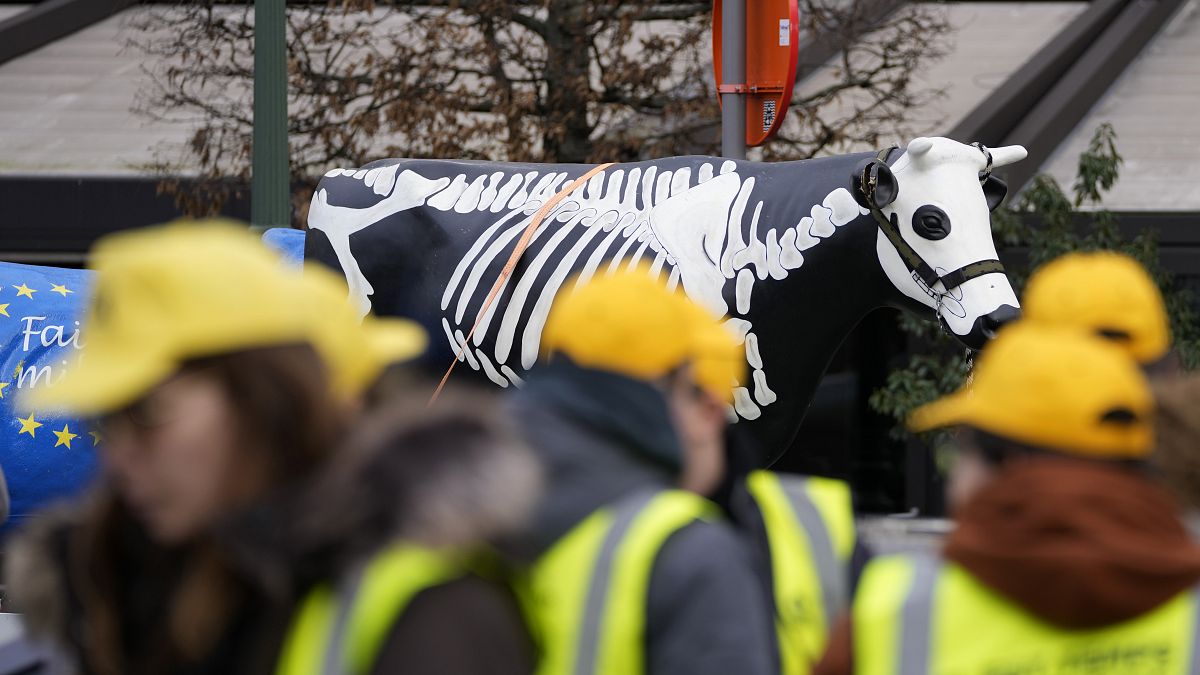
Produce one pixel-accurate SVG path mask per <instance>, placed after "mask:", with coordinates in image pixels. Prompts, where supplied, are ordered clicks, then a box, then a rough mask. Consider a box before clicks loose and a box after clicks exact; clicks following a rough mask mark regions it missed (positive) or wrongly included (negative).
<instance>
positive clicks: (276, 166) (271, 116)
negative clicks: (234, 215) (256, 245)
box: [250, 0, 292, 227]
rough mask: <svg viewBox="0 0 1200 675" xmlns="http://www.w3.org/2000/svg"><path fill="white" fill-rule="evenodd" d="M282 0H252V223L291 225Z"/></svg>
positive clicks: (285, 45) (284, 21)
mask: <svg viewBox="0 0 1200 675" xmlns="http://www.w3.org/2000/svg"><path fill="white" fill-rule="evenodd" d="M284 11H285V10H284V0H254V138H253V152H254V165H253V167H252V168H251V174H250V176H251V179H250V220H251V222H252V223H253V224H254V225H255V226H256V227H288V226H289V225H291V219H292V209H291V203H290V202H291V200H290V197H289V195H288V192H289V171H288V139H287V53H286V50H287V35H286V28H285V26H286V17H285V14H284Z"/></svg>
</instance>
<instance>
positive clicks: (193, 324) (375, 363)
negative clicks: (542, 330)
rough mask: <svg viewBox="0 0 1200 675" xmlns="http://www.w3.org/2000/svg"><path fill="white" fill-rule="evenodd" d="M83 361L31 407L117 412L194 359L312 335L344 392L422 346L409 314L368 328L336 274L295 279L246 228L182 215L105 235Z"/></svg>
mask: <svg viewBox="0 0 1200 675" xmlns="http://www.w3.org/2000/svg"><path fill="white" fill-rule="evenodd" d="M91 267H92V268H93V269H94V270H95V271H96V277H95V278H96V282H95V287H94V290H93V297H92V301H91V305H90V307H89V309H88V312H87V315H86V317H85V319H84V322H83V325H84V331H85V332H84V341H85V346H84V349H83V351H82V353H81V355H80V359H79V360H78V361H77V362H76V363H74V364H73V365H72V366H71V367H70V368H69V369H68V370H66V372H65V375H64V376H63V378H62V379H61V380H59V381H58V382H56V383H55V384H54V385H52V386H46V387H38V388H36V389H32V390H30V391H29V392H28V394H27V395H26V396H25V397H24V402H23V405H24V406H26V407H28V408H50V409H55V410H61V411H64V412H71V413H74V414H78V415H98V414H102V413H105V412H109V411H112V410H116V409H119V408H121V407H123V406H125V405H128V404H129V403H131V402H133V401H134V400H136V399H137V398H139V397H140V396H142V395H144V394H145V393H146V392H147V391H149V390H150V389H151V388H152V387H154V386H155V385H156V384H158V383H159V382H161V381H162V380H164V379H165V378H167V377H169V376H170V375H171V374H172V373H174V372H175V371H176V370H178V368H179V367H180V366H181V365H182V364H183V363H184V362H186V361H188V360H190V359H194V358H197V357H202V356H209V355H215V354H221V353H225V352H232V351H238V350H242V349H249V348H254V347H265V346H271V345H281V344H292V343H305V342H307V343H310V344H312V345H313V346H314V348H315V349H316V350H317V352H318V353H319V354H320V356H321V357H322V358H323V360H325V362H326V364H327V365H328V367H329V368H330V371H331V373H332V379H333V382H334V385H335V389H336V391H337V392H338V393H342V394H351V393H357V392H358V391H361V389H362V388H364V387H365V386H366V385H367V384H369V382H370V381H371V380H372V379H373V375H378V373H379V372H380V371H382V369H383V367H384V366H385V365H387V363H388V362H391V361H396V360H403V359H404V358H408V357H410V356H412V355H415V354H416V353H419V352H420V351H421V349H423V348H424V340H425V338H424V334H423V332H422V331H421V330H420V329H419V328H417V327H416V326H415V325H412V324H409V323H407V322H392V321H388V322H383V321H379V320H374V319H372V320H371V321H370V322H369V323H368V327H366V328H360V326H359V324H358V318H357V316H356V315H355V314H354V312H353V310H352V309H350V307H349V303H348V301H347V300H346V293H345V289H344V287H342V286H340V284H339V283H338V282H337V281H335V280H334V279H333V278H331V276H332V275H331V273H328V272H323V271H316V270H307V271H306V272H305V273H304V274H302V275H298V274H296V273H295V272H293V271H290V270H288V269H286V268H285V267H284V266H283V265H282V263H281V262H280V260H279V258H278V256H277V255H276V254H275V253H274V252H273V251H271V250H270V249H269V248H267V247H266V246H265V245H263V244H262V242H261V241H260V240H259V239H258V237H256V236H254V235H253V234H251V233H250V232H249V231H248V230H247V229H246V228H245V226H239V225H238V224H236V223H233V222H232V221H220V220H209V221H190V222H185V221H180V222H176V223H172V224H168V225H165V226H161V227H155V228H147V229H144V230H137V231H132V232H126V233H121V234H117V235H113V236H110V237H107V238H105V239H103V240H102V241H101V242H100V243H99V244H97V246H96V248H95V249H94V250H93V252H92V260H91Z"/></svg>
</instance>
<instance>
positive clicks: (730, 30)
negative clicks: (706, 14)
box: [721, 0, 746, 159]
mask: <svg viewBox="0 0 1200 675" xmlns="http://www.w3.org/2000/svg"><path fill="white" fill-rule="evenodd" d="M721 79H723V80H724V81H725V84H727V85H739V86H743V85H745V84H746V0H722V1H721ZM721 154H722V155H723V156H725V157H729V158H731V159H746V99H745V94H741V93H724V94H721Z"/></svg>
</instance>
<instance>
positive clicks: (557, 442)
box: [511, 267, 775, 675]
mask: <svg viewBox="0 0 1200 675" xmlns="http://www.w3.org/2000/svg"><path fill="white" fill-rule="evenodd" d="M572 287H573V290H570V291H564V292H563V293H562V294H560V296H559V297H558V298H557V299H556V300H555V303H554V305H553V306H552V308H551V311H550V314H549V317H548V319H547V322H546V327H545V330H544V332H543V334H542V350H543V353H542V361H541V362H540V363H539V364H538V365H536V366H535V367H534V368H533V369H532V370H531V371H530V374H529V378H528V380H527V382H526V384H525V386H524V387H523V388H522V389H521V390H519V391H518V392H516V393H515V394H514V395H513V400H512V405H511V409H512V415H513V418H514V419H515V420H517V422H518V423H519V424H520V425H521V428H522V429H523V431H524V434H525V436H526V438H527V440H528V441H529V443H530V444H531V445H532V447H533V448H534V451H535V452H536V453H537V455H538V456H539V458H540V459H541V460H542V463H543V466H544V472H545V486H546V487H545V492H544V494H543V496H542V498H541V499H540V500H539V502H538V503H537V505H536V506H535V509H534V515H533V518H532V520H531V523H530V525H529V527H528V531H526V532H525V533H524V534H523V535H522V536H521V537H519V539H518V541H516V542H514V543H513V545H512V546H511V548H512V549H513V550H514V551H515V554H516V556H517V557H518V559H519V560H520V561H522V562H524V563H526V564H527V566H528V572H527V577H528V581H527V583H525V584H522V585H521V589H522V590H521V592H520V593H519V595H521V596H522V598H523V600H524V602H525V604H526V605H527V614H528V616H530V618H531V622H532V624H533V629H532V632H533V634H534V635H535V636H537V637H538V638H539V644H538V646H539V649H540V653H541V659H540V663H539V666H538V671H537V672H539V673H544V674H546V675H552V674H558V673H568V672H588V673H595V674H597V675H624V674H626V673H653V674H655V675H683V674H685V673H686V674H688V675H706V674H708V673H713V674H716V673H742V674H748V675H757V674H759V673H767V672H775V671H774V670H773V668H772V664H771V657H770V648H771V643H770V631H771V628H770V623H769V617H770V614H769V610H768V609H767V608H766V606H765V603H764V601H763V598H762V594H761V592H760V590H759V587H758V582H757V580H756V579H755V577H754V570H753V567H752V564H751V560H750V554H749V551H748V547H747V546H746V545H745V544H744V543H743V541H742V540H741V538H740V537H739V535H738V533H737V532H736V531H735V530H734V529H733V528H732V527H731V526H730V525H729V524H728V523H726V522H724V521H723V519H722V517H721V516H720V514H719V509H718V507H717V506H716V505H715V504H713V503H712V502H710V501H708V500H707V499H705V498H704V497H702V496H700V495H703V494H708V493H710V492H711V491H712V490H713V489H714V488H715V487H716V486H717V484H718V483H719V482H720V481H721V480H722V477H723V474H724V471H725V467H724V456H723V453H724V449H723V447H722V445H721V443H720V437H721V433H722V430H723V429H724V427H725V425H726V423H727V419H726V404H727V403H728V402H729V401H731V400H732V390H733V386H734V383H735V381H736V380H737V379H738V378H739V377H741V376H742V370H741V369H742V367H743V366H742V365H741V359H742V358H743V357H742V355H741V354H740V353H739V352H740V350H739V349H738V347H737V344H736V342H735V340H734V339H733V337H732V336H731V335H730V334H729V333H727V332H725V331H724V329H723V328H722V327H721V326H720V325H719V324H718V322H717V320H716V319H715V318H713V317H710V316H709V315H708V314H707V313H705V312H704V311H703V310H702V309H700V308H699V307H697V306H696V305H694V304H692V303H691V302H690V301H688V300H687V298H686V296H684V295H683V294H682V293H681V292H680V293H676V292H671V291H668V290H667V289H666V287H665V285H664V284H663V281H661V280H658V279H656V278H654V277H653V276H651V274H650V273H649V270H648V268H646V267H641V268H635V269H633V270H623V271H620V272H617V273H615V274H612V275H609V276H605V277H597V278H595V279H593V280H591V281H590V282H588V283H584V284H568V286H567V288H572Z"/></svg>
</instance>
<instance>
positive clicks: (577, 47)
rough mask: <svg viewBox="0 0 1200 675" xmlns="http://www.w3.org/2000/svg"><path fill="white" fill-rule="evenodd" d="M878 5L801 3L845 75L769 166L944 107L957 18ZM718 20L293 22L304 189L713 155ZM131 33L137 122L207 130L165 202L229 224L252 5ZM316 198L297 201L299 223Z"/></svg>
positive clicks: (569, 17)
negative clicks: (221, 214)
mask: <svg viewBox="0 0 1200 675" xmlns="http://www.w3.org/2000/svg"><path fill="white" fill-rule="evenodd" d="M872 2H874V4H877V2H878V0H804V4H805V9H804V12H803V16H804V17H805V21H804V28H805V32H806V34H808V35H814V36H821V39H824V40H827V41H828V40H833V41H834V42H835V43H836V44H837V46H838V55H837V57H836V58H837V63H838V65H837V67H836V68H835V69H834V70H833V73H834V76H833V77H832V78H831V79H830V81H829V82H828V83H827V84H826V85H825V86H822V87H821V88H819V89H818V90H816V91H811V92H807V93H804V94H803V95H797V96H796V97H795V99H794V100H793V103H792V109H793V113H792V114H793V115H794V120H793V121H792V123H791V124H789V125H788V126H787V127H786V128H785V129H784V133H782V134H780V136H779V138H778V139H777V140H776V141H774V142H773V143H772V145H770V146H769V147H768V148H767V150H766V153H765V155H766V156H767V157H769V158H793V159H794V158H804V157H810V156H813V155H815V154H818V153H821V152H828V151H831V150H835V149H839V148H842V147H845V146H846V145H849V144H853V143H855V142H866V143H873V142H874V141H875V140H876V138H877V137H878V136H879V135H881V134H889V135H890V134H894V133H895V132H896V128H897V125H898V124H899V123H901V122H902V120H903V117H904V113H905V112H906V111H907V110H909V109H911V108H912V107H913V106H915V105H919V104H920V103H922V102H924V100H926V99H927V98H928V97H929V96H930V95H932V93H933V92H928V91H918V90H917V88H916V87H915V85H914V84H913V81H912V76H913V74H914V72H916V71H917V70H918V69H919V68H920V67H921V65H922V64H923V63H925V62H926V61H927V60H929V59H930V58H935V57H937V56H940V55H941V53H942V46H941V45H942V40H943V38H944V36H945V34H946V33H947V30H948V26H947V24H946V22H945V20H944V18H942V17H941V15H940V14H939V13H938V10H936V9H930V8H929V6H927V5H919V4H918V5H908V6H906V7H904V8H903V9H900V10H898V11H896V12H894V13H891V14H888V15H885V16H884V17H882V18H879V17H874V18H872V16H871V14H872V13H871V12H868V11H866V8H868V6H869V5H868V3H872ZM872 6H873V5H872ZM710 13H711V4H710V3H709V2H682V1H681V2H622V1H621V0H515V1H514V0H396V1H395V2H391V3H388V4H384V3H376V2H373V1H372V0H340V1H337V2H333V1H330V2H310V3H307V4H297V3H291V4H290V5H289V10H288V13H287V22H288V26H287V36H288V75H289V83H288V92H289V94H288V95H289V106H288V107H289V121H288V133H289V140H290V146H291V172H292V178H293V182H295V183H298V184H308V185H312V184H313V183H314V182H315V179H316V178H318V177H319V176H320V175H321V174H322V173H323V172H324V171H326V170H328V169H329V168H332V167H334V166H353V165H359V164H363V163H366V162H368V161H371V160H374V159H380V158H383V157H389V156H408V157H458V158H477V159H492V160H506V161H560V162H588V161H601V160H603V161H614V160H615V161H622V160H632V159H638V158H646V157H653V156H663V155H670V154H680V153H684V152H702V153H711V152H715V151H716V146H717V142H718V141H717V139H718V134H717V133H716V130H717V129H718V127H719V124H720V115H719V111H718V108H717V103H716V97H715V95H714V94H713V92H712V90H713V87H712V75H711V73H712V69H711V58H710V54H711V52H710V43H709V35H710V29H711V26H710ZM133 25H134V27H135V29H136V33H135V37H134V38H133V39H132V43H133V45H134V46H135V47H136V48H138V49H141V50H144V51H145V52H146V53H148V54H149V55H151V56H153V57H155V58H154V59H152V60H151V63H154V64H156V65H154V66H153V67H151V68H150V69H149V75H150V78H149V82H150V84H149V86H147V87H146V88H145V89H144V90H143V91H142V92H141V96H140V99H139V105H138V108H137V109H138V111H139V112H140V113H142V114H144V115H147V116H150V117H152V118H156V119H173V120H182V121H186V122H189V123H192V124H194V125H195V128H196V131H195V133H194V135H193V136H192V138H191V141H190V143H188V144H187V146H186V147H184V148H177V149H170V148H167V149H164V151H163V152H162V153H160V158H161V160H160V161H159V162H158V163H157V164H156V166H155V167H154V168H156V169H157V170H159V171H161V172H163V173H164V174H167V175H175V174H177V173H178V171H179V167H180V166H192V167H195V166H199V170H200V180H199V181H198V182H194V183H193V182H189V184H188V188H187V189H186V190H185V189H183V188H182V187H181V184H180V183H179V182H178V181H168V182H166V183H164V186H165V188H166V189H167V190H168V191H171V192H174V193H175V194H176V196H177V198H178V199H179V200H180V201H181V204H182V205H183V206H184V207H185V208H186V209H187V210H188V211H189V212H193V213H208V212H212V211H215V210H217V209H219V208H220V206H221V204H222V202H223V201H224V199H226V198H227V197H228V196H229V194H230V191H231V190H233V189H236V186H237V185H244V184H245V182H246V180H247V179H248V177H249V171H250V156H251V152H250V136H251V123H252V119H251V107H252V106H251V103H252V100H251V89H252V86H251V83H252V77H253V48H252V47H253V11H252V3H250V2H249V1H248V0H247V1H245V2H235V3H219V2H216V1H215V0H193V1H192V2H190V3H187V4H182V5H172V6H169V7H154V8H145V9H143V10H142V11H141V12H140V13H138V14H137V15H136V18H135V19H134V21H133ZM863 36H866V37H865V38H864V37H863ZM180 152H182V154H180ZM172 153H174V154H172ZM308 197H309V195H308V194H307V193H305V192H304V191H300V193H299V194H297V195H296V203H297V207H298V211H302V209H303V205H304V204H306V202H307V200H308Z"/></svg>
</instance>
